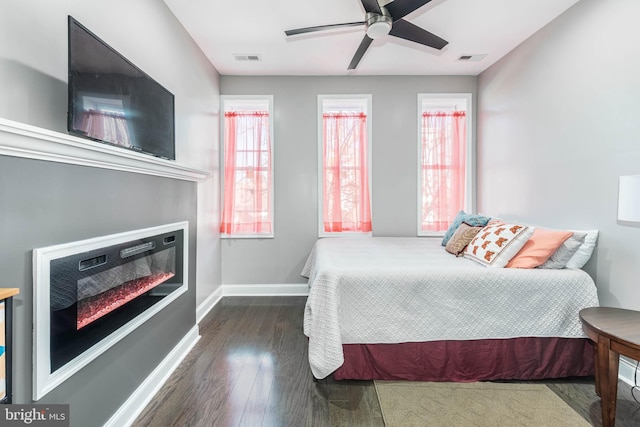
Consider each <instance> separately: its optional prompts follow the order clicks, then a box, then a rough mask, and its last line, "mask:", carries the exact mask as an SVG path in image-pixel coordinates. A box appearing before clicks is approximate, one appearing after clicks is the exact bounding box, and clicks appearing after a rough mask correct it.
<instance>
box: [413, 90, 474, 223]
mask: <svg viewBox="0 0 640 427" xmlns="http://www.w3.org/2000/svg"><path fill="white" fill-rule="evenodd" d="M418 113H419V117H418V123H419V130H418V152H419V155H418V171H419V172H418V235H419V236H427V235H434V234H441V233H442V232H444V231H446V230H447V228H448V227H449V224H450V222H451V220H453V218H454V217H455V215H456V214H457V213H458V211H460V210H461V209H465V210H470V209H471V210H472V209H473V206H472V205H473V194H472V193H473V191H472V184H471V183H472V179H471V177H472V169H471V164H472V162H471V158H472V150H471V132H470V131H469V129H472V127H471V94H419V95H418Z"/></svg>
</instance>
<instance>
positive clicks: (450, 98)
mask: <svg viewBox="0 0 640 427" xmlns="http://www.w3.org/2000/svg"><path fill="white" fill-rule="evenodd" d="M472 101H473V97H472V94H471V93H419V94H418V129H417V131H418V132H417V135H418V158H417V177H416V179H417V184H418V185H417V189H418V194H417V201H418V206H417V221H416V229H417V235H418V236H424V237H429V236H432V237H435V236H443V235H444V233H445V232H444V231H438V232H434V231H423V230H422V187H421V185H422V179H421V171H422V164H421V163H422V113H423V112H424V111H425V107H427V106H428V107H429V108H434V109H436V108H442V109H451V110H454V109H458V110H460V109H464V110H465V111H466V113H467V114H466V118H467V120H466V124H467V141H466V161H465V168H466V172H467V173H466V174H465V197H464V211H465V212H475V207H476V186H475V176H476V174H475V146H474V144H473V129H474V122H475V120H474V114H473V102H472ZM451 219H452V220H453V218H451Z"/></svg>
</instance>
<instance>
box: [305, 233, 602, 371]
mask: <svg viewBox="0 0 640 427" xmlns="http://www.w3.org/2000/svg"><path fill="white" fill-rule="evenodd" d="M440 241H441V239H439V238H438V239H436V238H411V237H407V238H396V237H373V238H327V239H320V240H318V241H317V242H316V244H315V246H314V247H313V249H312V251H311V254H310V255H309V257H308V259H307V262H306V264H305V266H304V269H303V271H302V275H303V276H305V277H307V278H309V287H310V290H309V297H308V299H307V304H306V307H305V313H304V333H305V335H306V336H307V337H309V363H310V365H311V371H312V372H313V375H314V376H315V377H316V378H324V377H326V376H328V375H329V374H331V373H332V372H333V371H335V370H336V369H337V368H339V367H340V366H341V365H342V363H343V362H344V358H343V354H342V344H355V343H361V344H363V343H364V344H374V343H400V342H419V341H435V340H473V339H487V338H514V337H567V338H578V337H579V338H582V337H584V335H583V333H582V327H581V324H580V319H579V316H578V312H579V311H580V310H581V309H582V308H585V307H592V306H597V305H599V303H598V295H597V291H596V286H595V284H594V282H593V280H592V279H591V277H590V276H589V275H588V274H587V273H585V272H584V271H582V270H573V269H564V270H546V269H527V270H525V269H511V268H486V267H483V266H481V265H479V264H477V263H475V262H473V261H471V260H469V259H465V258H462V257H459V258H456V257H455V256H454V255H452V254H450V253H448V252H446V251H445V249H444V247H442V246H441V244H440Z"/></svg>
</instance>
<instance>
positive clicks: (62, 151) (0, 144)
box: [0, 118, 209, 182]
mask: <svg viewBox="0 0 640 427" xmlns="http://www.w3.org/2000/svg"><path fill="white" fill-rule="evenodd" d="M0 155H4V156H12V157H22V158H25V159H36V160H45V161H49V162H57V163H68V164H72V165H80V166H89V167H94V168H102V169H112V170H117V171H125V172H133V173H140V174H145V175H154V176H161V177H165V178H174V179H181V180H186V181H196V182H197V181H202V180H204V179H205V178H206V177H207V176H209V172H207V171H202V170H198V169H192V168H189V167H186V166H182V165H180V164H178V163H176V162H173V161H171V160H165V159H160V158H157V157H153V156H149V155H146V154H141V153H136V152H135V151H129V150H126V149H120V148H118V147H112V146H110V145H107V144H102V143H99V142H95V141H91V140H88V139H83V138H79V137H76V136H72V135H67V134H64V133H60V132H55V131H51V130H48V129H43V128H39V127H36V126H31V125H27V124H24V123H19V122H14V121H12V120H7V119H3V118H0Z"/></svg>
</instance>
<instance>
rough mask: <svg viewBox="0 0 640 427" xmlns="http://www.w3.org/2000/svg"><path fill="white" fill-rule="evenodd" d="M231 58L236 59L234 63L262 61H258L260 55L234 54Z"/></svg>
mask: <svg viewBox="0 0 640 427" xmlns="http://www.w3.org/2000/svg"><path fill="white" fill-rule="evenodd" d="M233 56H234V58H236V61H252V62H255V61H262V59H260V55H239V54H237V53H236V54H234V55H233Z"/></svg>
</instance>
